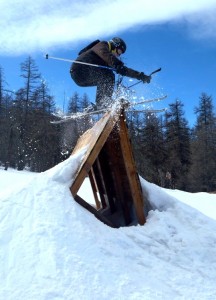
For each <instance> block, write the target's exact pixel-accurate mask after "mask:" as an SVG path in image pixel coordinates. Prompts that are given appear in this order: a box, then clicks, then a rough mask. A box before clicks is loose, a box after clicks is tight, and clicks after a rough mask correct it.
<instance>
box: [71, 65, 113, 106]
mask: <svg viewBox="0 0 216 300" xmlns="http://www.w3.org/2000/svg"><path fill="white" fill-rule="evenodd" d="M70 74H71V77H72V79H73V80H74V82H75V83H76V84H77V85H79V86H83V87H92V86H96V87H97V92H96V105H97V106H99V107H103V106H104V105H106V104H109V102H111V97H112V94H113V90H114V85H115V75H114V73H113V71H112V70H108V69H103V68H99V67H93V66H87V65H81V64H76V63H74V64H73V65H72V67H71V70H70Z"/></svg>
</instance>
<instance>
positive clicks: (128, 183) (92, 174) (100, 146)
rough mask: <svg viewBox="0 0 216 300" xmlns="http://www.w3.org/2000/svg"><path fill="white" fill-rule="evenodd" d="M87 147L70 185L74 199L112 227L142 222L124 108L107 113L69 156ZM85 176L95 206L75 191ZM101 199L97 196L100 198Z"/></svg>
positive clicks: (139, 196) (140, 201)
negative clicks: (89, 184)
mask: <svg viewBox="0 0 216 300" xmlns="http://www.w3.org/2000/svg"><path fill="white" fill-rule="evenodd" d="M84 147H86V152H85V155H84V157H83V159H82V161H81V162H80V165H79V167H78V170H77V172H76V175H75V179H74V181H73V183H72V186H71V188H70V190H71V193H72V195H73V197H74V199H75V200H76V201H77V202H79V203H80V204H81V205H82V206H84V207H85V208H86V209H88V210H89V211H91V213H94V214H95V216H96V217H97V218H98V219H100V216H101V221H102V222H104V223H105V224H107V225H109V226H112V227H120V226H128V225H130V224H136V223H139V224H140V225H143V224H144V223H145V216H144V198H143V195H142V190H141V185H140V181H139V177H138V174H137V171H136V166H135V161H134V157H133V153H132V147H131V142H130V138H129V134H128V130H127V125H126V122H125V115H124V108H123V107H122V105H120V106H119V108H118V109H116V110H115V111H114V112H113V111H112V112H109V113H106V114H105V115H104V116H103V117H102V118H101V119H100V120H99V121H98V122H97V123H96V124H95V125H94V126H93V127H92V128H91V129H90V130H88V131H87V132H85V133H84V134H83V135H82V136H81V137H80V139H79V140H78V142H77V145H76V147H75V149H74V151H73V152H72V155H73V154H75V153H77V152H78V151H80V150H81V149H83V148H84ZM86 176H89V180H90V183H91V186H92V190H93V194H94V198H95V203H96V208H93V207H91V208H90V207H89V205H88V204H84V203H85V202H87V201H85V200H84V199H82V198H80V197H79V196H78V195H77V193H78V190H79V188H80V187H81V185H82V183H83V181H84V179H85V178H86ZM99 198H100V199H99Z"/></svg>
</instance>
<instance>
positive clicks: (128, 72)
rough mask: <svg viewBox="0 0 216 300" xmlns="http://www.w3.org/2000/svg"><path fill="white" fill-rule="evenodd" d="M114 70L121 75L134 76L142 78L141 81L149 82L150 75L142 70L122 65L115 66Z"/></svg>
mask: <svg viewBox="0 0 216 300" xmlns="http://www.w3.org/2000/svg"><path fill="white" fill-rule="evenodd" d="M116 72H117V73H118V74H120V75H122V76H127V77H130V78H136V79H138V80H142V81H143V82H147V83H150V81H151V76H148V75H146V74H145V73H144V72H138V71H135V70H133V69H130V68H127V67H125V66H124V65H122V66H119V67H117V69H116Z"/></svg>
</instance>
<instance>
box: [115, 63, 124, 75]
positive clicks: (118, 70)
mask: <svg viewBox="0 0 216 300" xmlns="http://www.w3.org/2000/svg"><path fill="white" fill-rule="evenodd" d="M116 73H117V74H120V75H122V76H125V75H126V73H127V70H126V68H125V67H124V66H123V65H118V66H116Z"/></svg>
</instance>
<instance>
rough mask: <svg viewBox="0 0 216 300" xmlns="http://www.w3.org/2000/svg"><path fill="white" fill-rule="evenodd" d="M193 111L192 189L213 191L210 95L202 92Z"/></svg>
mask: <svg viewBox="0 0 216 300" xmlns="http://www.w3.org/2000/svg"><path fill="white" fill-rule="evenodd" d="M194 111H195V113H196V115H197V121H196V125H195V127H194V128H193V135H192V156H193V165H192V168H191V181H192V191H205V192H208V191H215V190H216V173H215V169H216V118H215V114H214V107H213V100H212V97H211V96H208V95H207V94H206V93H202V94H201V96H200V102H199V106H198V107H196V108H195V110H194Z"/></svg>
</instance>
